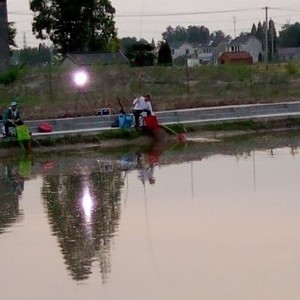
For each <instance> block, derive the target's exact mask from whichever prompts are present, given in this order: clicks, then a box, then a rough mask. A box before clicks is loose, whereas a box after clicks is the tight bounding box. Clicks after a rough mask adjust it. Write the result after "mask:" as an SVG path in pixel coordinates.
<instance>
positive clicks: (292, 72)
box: [285, 63, 298, 75]
mask: <svg viewBox="0 0 300 300" xmlns="http://www.w3.org/2000/svg"><path fill="white" fill-rule="evenodd" d="M285 68H286V71H287V73H288V74H289V75H295V74H296V73H297V71H298V70H297V67H296V66H295V65H293V64H291V63H288V64H287V65H286V66H285Z"/></svg>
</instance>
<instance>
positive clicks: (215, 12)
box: [116, 8, 260, 18]
mask: <svg viewBox="0 0 300 300" xmlns="http://www.w3.org/2000/svg"><path fill="white" fill-rule="evenodd" d="M258 9H260V8H243V9H231V10H215V11H198V12H178V13H157V14H128V15H127V14H124V15H118V14H116V17H118V18H133V17H136V18H137V17H172V16H192V15H208V14H225V13H235V12H243V11H247V12H248V11H249V10H258Z"/></svg>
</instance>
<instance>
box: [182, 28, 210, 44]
mask: <svg viewBox="0 0 300 300" xmlns="http://www.w3.org/2000/svg"><path fill="white" fill-rule="evenodd" d="M187 35H188V38H187V41H188V42H189V43H206V42H208V40H209V29H208V28H206V27H205V26H189V27H188V29H187Z"/></svg>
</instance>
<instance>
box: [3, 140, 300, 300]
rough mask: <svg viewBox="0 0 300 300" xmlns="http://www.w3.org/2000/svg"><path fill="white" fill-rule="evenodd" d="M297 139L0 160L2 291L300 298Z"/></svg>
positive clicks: (36, 298) (36, 296) (60, 295)
mask: <svg viewBox="0 0 300 300" xmlns="http://www.w3.org/2000/svg"><path fill="white" fill-rule="evenodd" d="M299 140H300V139H299V136H297V135H295V136H282V135H280V136H279V137H278V136H277V137H276V136H275V137H274V136H273V137H270V136H268V137H266V136H262V137H255V138H252V139H247V140H243V141H241V140H240V141H239V142H238V143H237V142H226V143H215V144H206V145H203V144H202V145H201V144H198V145H197V144H195V145H187V146H184V147H169V148H165V149H162V148H160V147H155V148H152V149H150V150H147V151H146V150H135V151H132V150H126V151H125V150H124V151H123V152H117V151H115V152H114V153H112V152H110V153H103V152H102V153H101V152H97V151H87V152H81V153H79V152H77V153H76V152H74V153H57V154H51V155H42V154H40V155H32V156H31V157H22V156H20V157H17V158H13V159H9V158H1V160H0V161H1V163H0V188H1V195H0V249H1V250H0V251H1V256H0V278H1V299H13V300H19V299H20V300H21V299H22V300H24V299H31V300H41V299H43V300H48V299H49V300H50V299H51V300H52V299H65V300H69V299H70V300H71V299H72V300H77V299H89V300H94V299H107V300H111V299H114V300H120V299H128V300H129V299H130V300H135V299H138V300H153V299H162V300H177V299H178V300H182V299H206V300H210V299H212V300H215V299H222V300H224V299H226V300H227V299H228V300H229V299H230V300H234V299H243V300H245V299H256V300H259V299H272V300H277V299H278V300H279V299H280V300H282V299H285V300H292V299H299V297H300V285H299V270H300V218H299V214H300V200H299V195H300V184H299V175H300V153H299V151H298V147H299Z"/></svg>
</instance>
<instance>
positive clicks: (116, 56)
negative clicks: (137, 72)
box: [65, 51, 129, 65]
mask: <svg viewBox="0 0 300 300" xmlns="http://www.w3.org/2000/svg"><path fill="white" fill-rule="evenodd" d="M66 57H68V58H69V59H71V60H72V61H73V62H74V63H75V64H77V65H95V64H113V63H123V64H126V63H129V60H128V59H127V57H126V56H125V55H124V54H123V53H122V52H121V51H119V52H116V53H111V52H91V53H68V54H67V55H66ZM66 57H65V58H66Z"/></svg>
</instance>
